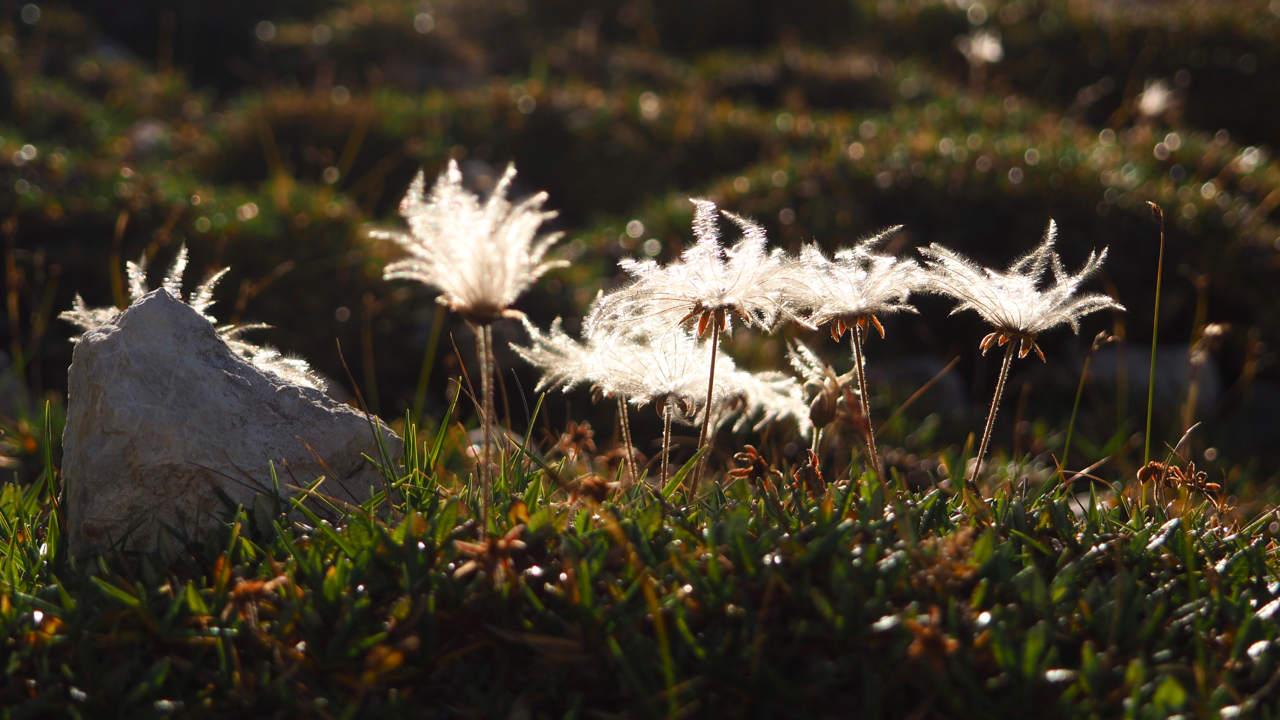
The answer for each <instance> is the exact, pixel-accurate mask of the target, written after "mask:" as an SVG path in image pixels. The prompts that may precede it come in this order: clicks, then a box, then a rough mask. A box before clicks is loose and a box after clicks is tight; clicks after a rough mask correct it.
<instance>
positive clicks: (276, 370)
mask: <svg viewBox="0 0 1280 720" xmlns="http://www.w3.org/2000/svg"><path fill="white" fill-rule="evenodd" d="M186 269H187V246H186V245H183V246H182V247H181V248H179V250H178V255H177V257H175V258H174V259H173V263H172V264H170V265H169V270H168V272H166V273H165V276H164V281H163V283H162V285H161V287H162V288H163V289H164V290H165V291H166V292H168V293H169V294H170V295H172V296H174V297H175V298H177V299H179V300H182V301H183V302H185V303H187V304H188V305H190V306H191V307H192V309H194V310H195V311H196V312H198V313H200V315H201V317H203V318H204V319H205V320H208V321H209V322H210V323H212V324H214V325H217V320H215V319H214V318H213V316H211V315H209V314H208V310H209V307H210V306H212V305H213V302H214V301H213V289H214V287H215V286H216V285H217V284H218V281H219V280H221V279H222V276H223V275H226V274H227V271H228V270H230V269H231V268H222V269H221V270H219V271H218V272H216V273H214V274H213V275H210V276H209V279H208V280H205V281H204V282H203V283H201V284H200V285H199V286H198V287H197V288H196V289H195V291H194V292H193V293H191V295H190V296H188V297H187V298H186V299H185V300H184V299H183V296H182V276H183V274H184V273H185V272H186ZM125 271H126V274H127V277H128V280H129V301H130V304H133V303H136V302H138V301H139V300H141V299H142V297H143V296H144V295H146V294H147V293H148V292H150V290H149V289H148V288H147V256H146V254H145V253H144V254H143V255H142V257H140V258H138V262H136V263H134V262H128V263H125ZM119 314H120V310H119V309H117V308H115V307H114V306H107V307H103V308H90V307H88V306H87V305H86V304H85V302H84V299H83V298H81V297H80V296H79V295H76V298H75V301H74V302H73V303H72V305H71V309H70V310H65V311H63V312H62V313H60V314H59V315H58V318H59V319H60V320H66V321H67V322H69V323H71V324H73V325H76V326H78V327H79V328H80V329H81V330H83V331H85V332H88V331H90V330H96V329H97V328H100V327H102V326H103V325H106V324H107V323H109V322H111V321H112V320H114V319H115V318H116V316H117V315H119ZM269 327H270V326H269V325H262V324H251V325H223V326H221V327H218V328H216V330H217V332H218V337H220V338H222V340H223V342H225V343H227V347H229V348H231V350H232V352H234V353H236V354H237V355H239V356H240V357H242V358H244V359H245V360H246V361H248V362H249V363H250V364H251V365H253V366H254V367H256V368H258V369H259V370H263V371H266V372H269V373H273V374H274V375H276V376H277V377H279V378H280V379H282V380H284V381H285V382H288V383H290V384H293V385H301V386H303V387H310V388H315V389H317V390H324V389H325V386H326V385H327V383H326V382H325V381H324V379H323V378H321V377H320V376H319V375H317V374H315V373H314V372H313V371H312V370H311V366H310V365H308V364H307V361H306V360H303V359H301V358H296V357H292V356H289V355H284V354H281V352H280V351H279V350H276V349H274V348H272V347H270V346H261V345H255V344H253V343H251V342H248V341H246V340H242V339H240V335H241V334H243V333H245V332H248V331H250V330H261V329H266V328H269ZM80 337H81V336H80V335H77V336H75V337H73V338H71V342H78V341H79V340H80Z"/></svg>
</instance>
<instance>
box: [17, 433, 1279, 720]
mask: <svg viewBox="0 0 1280 720" xmlns="http://www.w3.org/2000/svg"><path fill="white" fill-rule="evenodd" d="M455 429H456V426H455ZM408 435H409V437H408V438H407V440H408V441H409V442H408V447H409V448H410V449H409V451H408V454H407V455H406V457H405V459H404V465H403V466H402V467H401V466H397V467H395V468H394V469H389V470H388V472H390V473H391V474H392V476H393V479H394V482H393V483H392V486H391V489H390V490H389V492H388V493H386V494H384V495H381V496H379V497H377V498H375V499H374V500H371V501H370V502H368V503H366V505H365V506H364V507H363V508H361V509H359V510H353V511H351V512H349V513H347V514H345V515H342V516H341V517H340V518H339V519H336V520H333V521H329V522H321V521H318V520H317V518H315V516H314V515H312V514H309V511H307V513H308V514H305V515H304V514H302V513H300V512H298V511H297V510H295V511H293V512H292V513H291V512H290V508H289V503H288V501H287V500H282V499H280V498H279V497H268V496H259V497H258V498H257V499H256V500H255V501H254V502H253V504H252V506H251V507H228V508H227V512H226V517H225V523H224V524H223V525H222V526H221V528H220V529H219V530H218V531H217V532H214V533H212V534H211V535H208V536H206V537H204V538H202V539H201V540H199V541H195V540H190V539H187V538H184V537H183V536H182V534H181V533H179V532H173V533H171V534H170V535H169V536H168V537H167V539H166V541H165V542H163V543H162V544H161V548H160V549H159V550H157V551H155V552H150V553H133V552H115V553H111V554H108V555H106V556H104V557H99V558H90V559H72V558H69V557H67V556H66V555H65V554H64V553H63V552H62V547H61V542H60V540H59V538H58V535H57V532H56V530H55V525H56V524H55V521H54V518H56V517H57V514H58V513H57V509H56V507H55V506H54V504H53V503H52V502H51V501H50V497H51V492H52V491H54V490H55V489H56V488H55V484H54V483H50V482H47V481H46V480H45V479H44V478H42V479H41V481H39V482H36V483H34V484H32V485H30V486H28V487H26V488H20V487H17V486H13V485H10V486H7V487H6V488H5V490H4V492H3V495H0V504H2V507H3V511H2V512H0V517H2V519H3V524H2V525H0V533H2V536H0V577H2V578H3V580H2V581H0V582H3V586H4V589H5V592H4V594H3V595H0V622H3V624H4V627H5V639H4V643H5V652H6V654H7V656H8V660H7V665H6V666H5V676H4V681H3V684H2V685H0V706H3V707H5V708H6V710H5V711H4V713H5V716H6V717H30V716H37V715H48V714H67V715H71V716H82V717H91V716H103V715H109V714H120V715H126V716H131V717H151V716H162V715H174V716H177V715H181V716H184V717H209V716H232V715H235V716H267V715H271V714H274V713H280V714H282V715H283V716H291V717H296V716H309V717H454V716H460V717H511V716H515V717H551V718H560V717H614V716H625V717H670V716H680V717H686V716H695V715H696V716H701V717H728V716H741V715H750V716H761V717H824V716H835V715H840V716H849V715H851V714H854V715H857V716H858V717H887V718H895V717H905V716H908V715H910V714H911V713H913V712H914V713H918V714H917V715H916V716H918V717H933V716H936V717H1014V716H1016V714H1021V713H1025V712H1028V711H1034V712H1039V713H1041V714H1043V715H1045V716H1053V717H1088V716H1098V717H1165V716H1167V715H1169V714H1172V713H1174V712H1179V711H1180V712H1183V713H1186V714H1188V715H1189V716H1195V717H1206V718H1207V717H1216V716H1218V711H1219V709H1220V708H1222V707H1224V706H1241V705H1245V706H1246V710H1247V711H1248V712H1252V713H1253V714H1252V715H1248V714H1247V713H1246V715H1248V716H1251V717H1275V716H1277V715H1280V696H1276V695H1273V694H1272V690H1273V689H1274V687H1275V685H1276V684H1277V678H1280V651H1277V650H1276V649H1274V648H1273V647H1272V645H1271V642H1272V641H1273V640H1274V639H1275V637H1276V636H1277V634H1278V630H1277V627H1276V625H1275V623H1274V622H1273V619H1272V613H1274V612H1275V611H1276V608H1277V595H1278V587H1277V585H1275V584H1269V583H1274V581H1275V580H1276V575H1277V572H1276V571H1277V563H1276V561H1275V558H1274V546H1273V545H1272V543H1271V541H1270V539H1269V537H1268V536H1267V535H1266V533H1267V532H1270V530H1269V529H1268V528H1267V527H1265V526H1266V525H1267V524H1268V523H1269V522H1270V520H1269V516H1263V518H1262V519H1260V520H1259V521H1257V522H1255V523H1253V524H1252V525H1250V526H1247V527H1242V528H1234V527H1227V526H1224V525H1222V524H1220V522H1219V521H1218V520H1217V519H1216V515H1215V513H1213V512H1212V504H1211V503H1208V502H1201V500H1200V499H1199V498H1197V497H1196V496H1190V497H1188V496H1185V495H1184V496H1183V497H1182V498H1181V502H1175V503H1173V505H1172V506H1173V507H1180V508H1182V512H1181V516H1180V517H1177V518H1174V519H1170V517H1169V516H1168V515H1167V514H1166V513H1165V511H1164V510H1162V509H1160V507H1159V504H1158V503H1157V504H1153V503H1149V502H1148V503H1143V504H1141V506H1138V507H1134V506H1132V505H1131V503H1130V501H1129V500H1128V499H1126V500H1123V501H1121V502H1119V503H1111V504H1110V505H1111V506H1108V504H1104V503H1100V502H1096V501H1086V502H1085V503H1084V505H1083V510H1084V512H1083V516H1082V517H1079V518H1077V517H1076V514H1075V513H1073V511H1072V510H1073V507H1076V505H1077V501H1076V500H1075V499H1074V498H1073V497H1072V496H1071V494H1070V493H1069V492H1068V488H1067V486H1065V485H1062V484H1060V483H1058V482H1057V481H1054V480H1053V479H1052V478H1053V477H1056V475H1047V476H1046V477H1049V478H1050V480H1049V481H1047V482H1046V483H1045V484H1043V485H1041V486H1038V487H1037V486H1034V485H1032V486H1024V487H1023V488H1021V489H1020V490H1017V491H1015V492H1012V493H1010V492H1004V491H1001V492H998V493H997V494H996V497H995V499H994V500H993V501H991V502H990V504H989V522H979V521H976V520H974V519H973V517H972V513H971V512H970V510H969V509H968V508H967V507H966V506H965V505H964V504H963V502H962V499H961V498H960V497H959V496H952V495H950V494H949V493H948V492H947V491H946V490H945V489H944V487H937V486H935V487H932V488H929V489H927V490H926V491H920V492H915V491H906V490H903V489H901V488H902V485H901V483H898V484H897V486H896V487H893V486H891V489H890V492H892V493H893V496H891V497H886V496H885V494H884V493H885V492H886V490H885V489H884V487H883V486H882V485H881V484H880V483H877V482H875V481H873V480H870V479H869V477H853V478H850V477H847V476H846V477H840V478H836V479H835V480H834V482H832V483H831V485H830V486H829V487H828V488H827V490H826V491H825V493H824V494H820V495H816V496H815V495H813V494H811V491H809V490H806V489H804V488H801V487H799V486H798V485H797V484H795V483H793V482H791V481H790V480H787V481H784V482H781V483H778V484H777V485H776V486H774V487H775V488H776V489H775V490H774V491H766V490H762V489H761V488H760V486H755V485H751V484H749V483H747V482H745V481H739V482H737V483H736V484H733V485H731V486H728V487H725V486H724V484H723V483H722V484H719V485H717V484H715V483H710V484H704V488H707V489H708V490H709V492H708V494H707V495H706V496H705V497H702V498H699V499H698V500H697V501H696V502H693V501H691V500H690V499H689V498H686V497H683V496H682V495H681V493H680V491H679V490H677V489H676V488H677V487H678V483H671V485H670V486H669V487H668V488H667V489H664V490H662V491H658V490H655V489H650V488H649V487H648V486H647V485H646V486H644V487H633V488H630V489H619V490H616V491H615V492H614V493H613V494H611V495H610V497H609V498H608V499H607V500H606V501H605V502H604V503H602V504H599V505H596V504H594V503H591V502H590V501H589V500H586V499H585V498H578V497H577V496H576V494H575V493H574V492H573V488H574V485H573V484H572V483H570V484H569V486H568V487H567V488H562V487H561V486H560V485H559V484H558V482H559V481H557V480H555V478H558V477H567V476H570V475H572V474H573V470H574V468H573V467H572V466H571V462H570V461H569V460H568V459H567V458H564V457H561V456H559V455H557V454H554V453H552V454H547V455H543V454H541V453H536V452H534V451H533V450H532V449H531V450H530V453H527V454H526V453H521V454H518V455H515V456H512V455H510V454H508V456H507V457H506V461H505V465H504V470H503V472H502V473H501V475H500V477H499V478H498V479H497V481H496V485H495V505H494V511H493V512H492V513H491V514H490V517H491V518H492V521H491V527H490V528H489V533H490V535H491V536H495V537H496V536H498V535H507V537H508V538H510V539H518V540H519V541H520V543H523V547H520V546H519V543H516V544H514V545H513V546H511V547H509V548H508V549H507V550H503V549H502V548H498V547H497V546H494V545H490V546H489V547H488V548H485V550H484V551H483V552H480V553H479V554H477V552H476V551H477V550H481V548H482V547H483V546H478V545H476V544H474V543H473V542H472V541H474V540H475V539H476V535H477V532H476V528H475V527H474V520H473V519H472V518H475V517H477V516H478V513H477V509H478V508H477V505H476V504H477V503H478V502H479V497H478V494H477V493H473V492H472V489H471V488H469V487H468V486H467V485H466V484H465V482H460V481H459V477H462V478H463V479H464V480H465V478H466V477H467V475H461V476H460V475H457V474H455V473H453V472H450V471H449V470H448V469H446V468H450V467H452V468H454V469H461V465H460V457H461V455H460V449H459V448H458V447H455V444H454V443H453V442H452V441H451V438H454V437H457V436H458V434H457V433H456V432H451V431H450V428H449V427H448V426H445V428H444V429H443V430H441V431H440V432H438V433H437V434H436V435H435V437H432V438H426V439H419V438H416V437H414V433H413V430H412V429H410V430H409V431H408ZM49 439H51V435H50V434H46V440H49ZM692 462H693V461H692V460H691V461H690V465H686V467H685V470H686V472H687V471H688V469H689V468H690V466H691V463H692ZM993 466H994V463H993ZM55 479H56V478H55ZM957 484H958V481H957ZM944 485H945V483H944ZM1082 489H1083V487H1082V486H1079V487H1076V488H1074V490H1076V491H1079V490H1082ZM1085 497H1086V498H1087V497H1090V496H1089V495H1086V496H1085ZM1094 497H1095V498H1096V496H1094ZM1126 497H1129V496H1126ZM1170 499H1176V498H1165V500H1170ZM473 560H474V561H476V562H474V563H472V564H470V565H468V563H469V562H471V561H473ZM1246 715H1241V716H1242V717H1243V716H1246Z"/></svg>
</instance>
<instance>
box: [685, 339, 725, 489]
mask: <svg viewBox="0 0 1280 720" xmlns="http://www.w3.org/2000/svg"><path fill="white" fill-rule="evenodd" d="M719 349H720V332H719V329H718V328H713V329H712V334H711V372H709V373H707V404H706V405H704V406H703V408H702V431H701V432H700V433H698V450H702V449H703V448H705V447H706V446H707V433H708V431H709V430H710V428H711V398H712V394H713V393H714V392H715V389H716V351H717V350H719ZM709 454H710V453H707V452H703V454H702V457H701V458H699V459H698V465H697V466H696V467H695V468H694V469H693V481H692V482H691V483H689V498H690V499H693V498H696V497H697V496H698V481H699V480H701V479H702V469H703V468H704V467H706V465H707V455H709Z"/></svg>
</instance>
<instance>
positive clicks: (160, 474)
mask: <svg viewBox="0 0 1280 720" xmlns="http://www.w3.org/2000/svg"><path fill="white" fill-rule="evenodd" d="M69 375H70V376H69V379H68V386H69V398H68V401H67V424H66V430H65V432H64V434H63V451H64V454H63V465H62V472H63V480H64V502H63V508H64V512H65V517H66V522H67V535H68V540H69V542H70V549H71V552H72V554H74V555H85V554H91V553H97V552H103V551H105V550H107V549H108V548H110V547H112V546H124V547H128V548H131V549H139V550H149V549H152V548H155V547H156V546H157V542H158V540H159V538H160V537H161V536H162V535H164V534H166V533H167V531H166V530H165V529H164V524H168V525H170V526H173V527H175V528H181V529H183V530H184V531H185V532H187V533H188V534H190V535H192V536H196V535H198V534H199V533H200V532H201V531H204V530H207V529H208V528H210V527H213V526H216V524H217V523H218V521H219V520H218V518H219V517H220V516H221V513H222V512H223V505H222V503H221V501H220V500H219V499H218V496H217V494H216V492H215V488H220V489H221V490H222V491H223V492H225V493H226V494H227V495H229V496H230V497H231V498H232V500H234V501H236V502H238V503H243V504H244V505H245V506H246V507H251V506H252V499H253V496H254V495H255V494H256V493H260V492H266V493H270V492H271V491H272V482H271V475H270V466H269V463H271V462H274V464H275V467H276V471H277V477H278V478H279V481H280V486H281V493H282V494H291V493H292V492H293V491H292V490H291V489H290V488H289V487H288V486H289V485H295V486H296V485H299V484H302V483H310V482H312V481H314V480H315V479H316V478H318V477H320V476H322V475H323V476H325V478H326V479H325V481H324V482H323V483H322V484H321V485H320V487H319V489H318V491H319V492H321V493H324V494H325V495H327V496H328V497H331V498H335V499H337V500H342V501H344V502H347V503H352V504H358V503H360V502H362V501H364V500H366V499H368V497H369V494H370V488H373V489H374V491H375V492H376V491H378V490H380V489H381V488H382V486H383V480H382V476H381V474H380V473H379V472H378V471H377V469H376V468H375V467H373V466H372V465H371V464H370V463H369V462H368V461H367V460H365V459H364V458H363V457H362V454H367V455H369V457H372V458H378V457H379V455H380V451H379V449H378V447H377V445H376V443H375V440H374V433H373V429H372V427H373V426H372V425H371V422H372V420H371V418H369V416H367V415H365V414H364V413H361V412H359V411H358V410H355V409H353V408H351V407H349V406H347V405H343V404H341V403H338V402H336V401H334V400H332V399H331V398H329V397H327V396H325V395H324V393H322V392H320V391H319V390H314V389H312V388H304V387H298V386H296V385H289V384H287V383H286V382H285V381H284V380H282V379H280V378H278V377H276V376H275V375H272V374H268V373H264V372H263V371H261V370H258V369H256V368H255V367H254V366H252V365H250V364H249V363H248V362H246V361H244V360H243V359H241V358H240V357H239V356H237V355H236V354H235V353H233V352H232V351H231V349H230V348H228V347H227V345H226V343H225V342H223V341H222V340H221V339H220V338H219V337H218V335H217V333H216V332H215V329H214V327H213V325H212V324H210V323H209V321H208V320H206V319H205V318H203V317H201V316H200V314H199V313H197V312H196V311H195V310H193V309H192V308H191V307H190V306H188V305H186V304H185V303H183V302H182V301H180V300H178V299H177V298H175V297H173V296H172V295H170V294H169V293H168V292H167V291H165V290H156V291H155V292H152V293H149V294H147V295H146V296H144V297H143V298H142V299H141V300H139V301H138V302H137V303H135V304H134V305H133V306H132V307H130V308H129V309H128V310H126V311H125V312H123V313H121V314H120V315H119V316H117V317H116V319H115V320H113V321H112V322H111V323H109V324H107V325H105V326H103V327H102V328H99V329H97V330H94V331H91V332H88V333H85V335H84V337H83V338H82V339H81V340H80V342H79V343H77V344H76V347H75V351H74V354H73V355H72V360H71V369H70V371H69ZM381 431H382V434H383V437H384V438H385V442H386V447H387V450H388V451H389V452H390V453H391V456H392V457H393V458H399V456H400V453H401V451H402V450H403V447H404V444H403V442H402V441H401V440H400V438H399V437H397V436H396V435H395V434H394V433H392V432H391V431H389V430H387V429H386V428H385V427H383V428H382V429H381ZM308 446H310V448H311V449H308ZM312 450H314V453H313V452H312ZM317 455H318V456H319V457H320V458H323V461H324V462H323V463H322V462H320V460H318V459H317ZM286 468H287V469H286ZM309 502H311V501H309Z"/></svg>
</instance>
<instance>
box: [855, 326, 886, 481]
mask: <svg viewBox="0 0 1280 720" xmlns="http://www.w3.org/2000/svg"><path fill="white" fill-rule="evenodd" d="M864 339H865V338H864V337H863V334H862V326H860V325H857V324H855V325H854V326H853V367H854V369H855V370H857V372H858V401H859V402H861V403H862V417H864V418H866V419H867V453H868V454H869V455H870V456H871V469H872V470H875V473H876V478H877V479H878V480H879V481H880V482H882V483H883V482H885V477H884V472H883V471H882V470H881V469H880V454H879V453H878V452H876V431H875V430H873V429H872V426H871V405H870V404H869V403H868V402H867V369H866V367H865V366H864V363H865V362H866V360H865V359H864V358H863V357H862V341H863V340H864Z"/></svg>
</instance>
